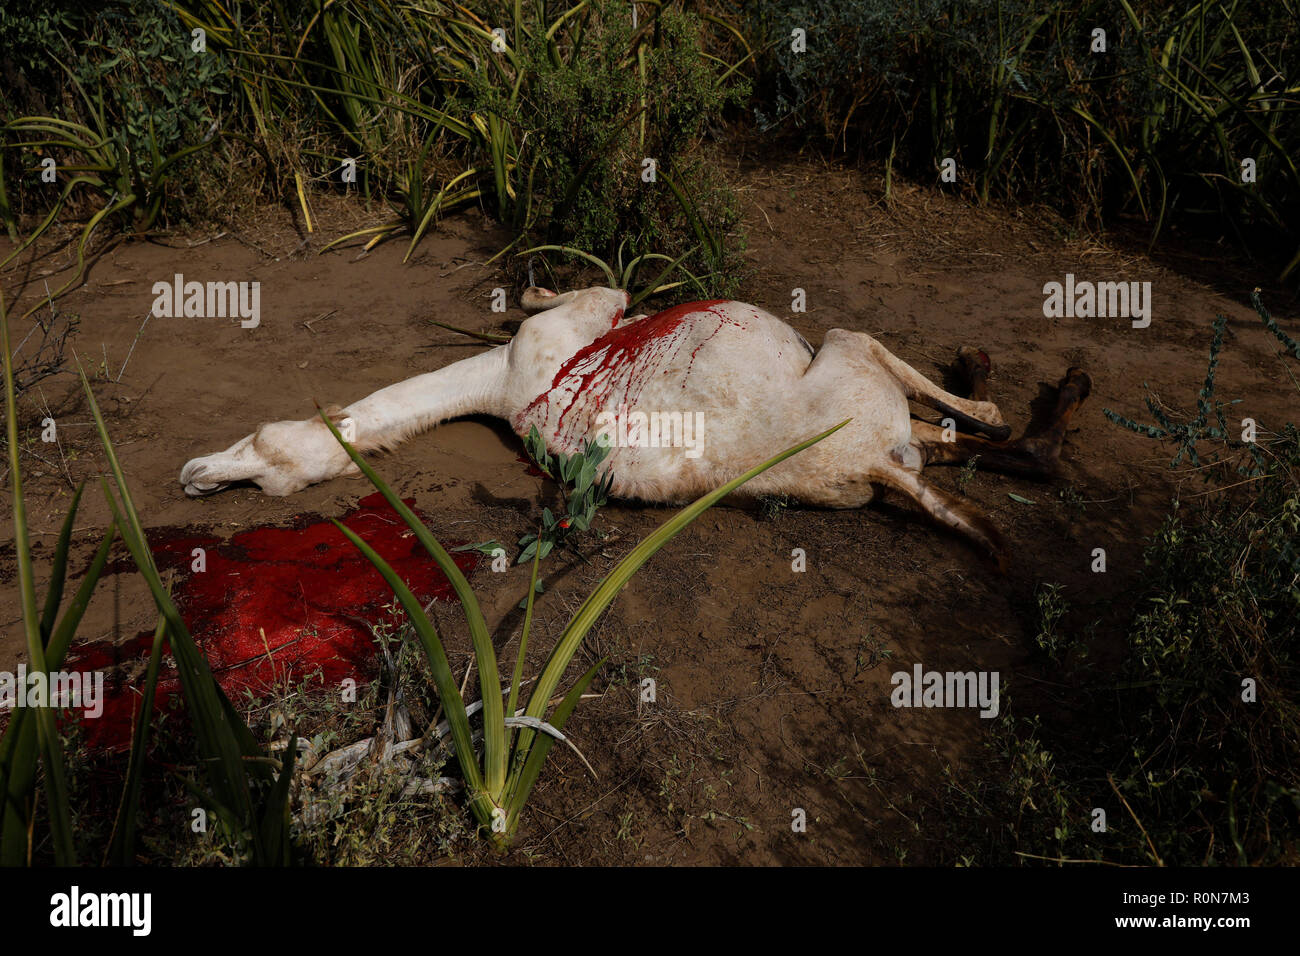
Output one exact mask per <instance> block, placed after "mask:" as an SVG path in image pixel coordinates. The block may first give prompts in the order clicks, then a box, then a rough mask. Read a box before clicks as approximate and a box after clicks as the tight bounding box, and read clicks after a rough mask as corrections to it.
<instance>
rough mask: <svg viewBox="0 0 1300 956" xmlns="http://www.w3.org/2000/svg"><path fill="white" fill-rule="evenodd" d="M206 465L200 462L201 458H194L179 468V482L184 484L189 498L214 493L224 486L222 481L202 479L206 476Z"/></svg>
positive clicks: (224, 483)
mask: <svg viewBox="0 0 1300 956" xmlns="http://www.w3.org/2000/svg"><path fill="white" fill-rule="evenodd" d="M207 471H208V467H207V465H205V464H203V463H202V459H199V458H196V459H194V460H193V461H191V462H189V463H188V464H186V465H185V467H184V468H182V469H181V484H182V485H184V486H185V493H186V494H187V495H189V496H190V497H191V498H201V497H203V496H204V495H211V494H215V493H216V492H218V491H220V490H221V489H223V488H225V487H226V484H227V483H226V482H224V481H204V480H203V479H204V478H206V477H208V475H207Z"/></svg>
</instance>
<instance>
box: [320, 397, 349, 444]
mask: <svg viewBox="0 0 1300 956" xmlns="http://www.w3.org/2000/svg"><path fill="white" fill-rule="evenodd" d="M325 417H326V418H328V419H329V420H330V421H331V422H332V423H333V424H334V427H335V428H337V429H338V430H339V434H340V435H342V436H343V440H344V441H345V442H347V443H348V444H349V445H351V444H352V443H354V442H355V441H356V440H357V422H356V419H354V418H352V417H351V416H349V415H347V414H345V413H344V411H343V409H342V408H340V407H339V406H338V405H329V406H327V407H326V409H325Z"/></svg>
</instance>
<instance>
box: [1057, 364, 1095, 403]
mask: <svg viewBox="0 0 1300 956" xmlns="http://www.w3.org/2000/svg"><path fill="white" fill-rule="evenodd" d="M1057 388H1058V389H1060V391H1061V392H1064V391H1065V390H1066V389H1067V388H1069V389H1073V390H1074V391H1075V392H1077V393H1078V396H1079V399H1078V400H1079V402H1080V404H1082V402H1083V400H1084V399H1085V398H1087V397H1088V396H1089V395H1091V394H1092V376H1091V375H1089V374H1088V373H1087V372H1085V371H1084V370H1083V369H1081V368H1079V366H1077V365H1072V366H1070V367H1069V368H1068V369H1066V371H1065V378H1063V379H1061V384H1060V385H1058V386H1057Z"/></svg>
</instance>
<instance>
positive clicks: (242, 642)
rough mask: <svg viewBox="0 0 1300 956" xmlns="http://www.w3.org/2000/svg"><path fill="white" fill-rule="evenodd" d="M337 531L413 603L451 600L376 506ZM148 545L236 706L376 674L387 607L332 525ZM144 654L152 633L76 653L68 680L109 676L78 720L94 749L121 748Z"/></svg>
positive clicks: (161, 696)
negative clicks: (250, 698) (287, 690)
mask: <svg viewBox="0 0 1300 956" xmlns="http://www.w3.org/2000/svg"><path fill="white" fill-rule="evenodd" d="M407 504H408V505H410V504H412V502H411V501H409V500H408V501H407ZM417 513H418V512H417ZM342 523H343V524H344V525H345V526H347V527H348V528H349V529H350V530H352V531H354V532H355V533H356V534H357V535H358V536H360V537H361V539H362V540H364V541H365V542H366V543H367V544H369V545H370V546H371V547H372V548H374V549H375V551H377V552H378V553H379V555H380V557H382V558H383V559H384V560H385V561H387V562H388V563H389V564H390V565H391V566H392V568H393V570H394V571H396V572H397V574H398V575H399V576H400V577H401V578H402V580H403V581H405V582H406V584H407V586H408V587H409V588H410V589H411V590H412V592H413V593H414V594H415V596H416V597H417V598H419V599H420V600H421V602H423V603H427V602H429V601H430V600H455V598H454V595H453V593H452V589H451V583H450V582H449V581H448V580H447V578H446V576H445V575H444V574H443V573H442V571H441V570H440V569H439V568H438V566H437V565H436V564H435V563H434V561H433V559H432V558H430V557H429V556H428V554H427V553H426V552H425V550H424V548H423V547H422V546H421V545H420V543H419V542H418V541H417V540H416V538H415V535H414V534H412V533H411V531H410V529H409V528H407V526H406V524H405V522H403V521H402V519H401V517H400V516H399V515H398V514H397V512H395V511H394V510H393V509H392V508H391V507H389V505H388V503H387V502H386V501H384V499H383V496H381V495H379V494H373V495H370V496H368V497H366V498H363V499H362V500H361V501H360V502H359V503H358V506H357V509H356V510H355V511H353V512H352V513H350V514H349V515H347V516H346V517H345V518H343V519H342ZM148 537H149V544H150V547H151V549H152V551H153V554H154V560H155V562H156V563H157V564H158V568H159V570H160V571H161V572H163V574H164V577H165V576H166V572H167V570H169V569H174V571H175V575H174V578H173V582H174V583H173V585H172V596H173V598H174V599H175V600H176V604H177V606H178V607H179V608H180V612H181V616H182V617H183V618H184V619H185V622H186V624H187V625H188V626H189V629H190V633H191V634H192V635H193V636H194V640H195V642H196V643H197V644H198V645H199V647H200V648H201V649H202V651H203V652H204V653H205V654H206V655H207V658H208V663H209V665H210V666H211V668H212V671H213V674H214V675H215V676H216V678H217V681H218V682H219V683H220V684H221V687H222V689H223V690H224V691H225V692H226V695H227V696H228V697H229V698H230V699H231V700H232V701H234V702H235V703H236V705H238V704H239V703H240V702H241V701H242V700H243V699H244V698H245V697H246V692H247V691H251V692H252V693H254V694H260V693H264V692H266V691H268V690H270V689H272V688H273V687H275V686H279V687H283V686H285V683H286V682H287V681H292V682H294V683H298V682H301V681H302V680H303V679H304V678H308V677H313V678H318V679H319V680H320V681H321V683H322V684H323V685H324V686H337V685H338V684H339V683H340V682H341V681H342V680H344V679H345V678H353V679H355V680H356V681H357V683H358V684H362V683H364V682H365V681H367V680H369V679H370V678H372V677H373V676H375V674H376V673H377V663H376V657H375V655H376V649H375V643H374V639H373V636H372V634H371V626H372V625H373V624H374V623H376V622H377V621H379V620H380V619H381V618H382V617H384V615H385V611H384V609H385V607H386V606H388V605H394V604H396V598H395V597H394V596H393V592H392V590H391V589H390V588H389V587H388V585H387V584H386V583H385V582H384V579H383V578H382V577H381V576H380V574H379V572H378V571H376V570H375V569H374V567H373V566H372V565H371V564H370V562H369V561H367V560H366V559H365V557H363V556H362V554H361V552H359V551H358V550H357V549H356V548H355V547H354V546H353V545H352V544H351V542H349V541H348V540H347V539H346V538H345V537H343V535H342V534H341V533H340V532H339V530H338V529H337V528H335V527H334V525H333V524H332V523H331V522H329V521H323V520H320V519H319V516H308V517H302V518H299V519H298V521H297V522H296V523H295V524H294V525H293V526H291V527H287V528H254V529H251V530H248V531H242V532H240V533H238V534H236V535H234V536H233V537H232V538H230V539H229V540H228V541H223V540H222V539H220V538H218V537H215V536H212V535H204V534H195V533H193V532H192V531H187V530H184V529H156V530H151V531H149V532H148ZM195 549H202V550H203V560H204V562H205V563H206V569H205V570H203V571H196V570H194V569H193V568H194V562H195V560H196V556H195ZM478 557H479V555H478V553H477V552H475V551H464V552H453V553H452V558H453V559H454V560H455V562H456V565H457V567H459V568H460V569H461V570H462V571H464V572H466V573H468V572H469V571H471V570H473V568H474V566H475V565H476V564H477V562H478ZM112 570H116V571H119V572H122V573H127V572H131V571H132V570H133V566H132V565H130V564H129V563H128V562H123V563H122V564H121V565H120V566H119V567H118V568H115V569H112ZM152 644H153V633H152V631H149V632H146V633H142V634H139V635H137V636H136V637H134V638H132V639H131V640H129V641H125V642H123V643H121V644H113V643H112V642H110V641H99V642H94V643H90V644H83V645H79V646H74V648H73V653H72V654H70V655H69V660H68V662H67V663H66V664H65V665H64V667H65V669H66V670H70V671H94V670H104V671H105V672H106V673H105V686H104V695H105V701H104V710H103V714H102V715H101V716H100V717H99V718H98V719H87V720H86V721H85V727H86V734H87V739H88V742H89V743H90V744H91V746H94V747H107V748H112V749H118V748H125V747H129V746H130V740H131V729H132V719H133V716H134V713H135V711H136V710H137V709H138V707H139V701H140V695H141V693H142V690H143V686H144V671H145V667H146V664H147V662H148V658H149V651H150V648H151V646H152ZM164 654H165V656H164V659H163V660H164V667H163V669H162V671H161V672H160V675H159V680H158V690H157V700H156V705H155V706H158V707H162V706H165V705H166V703H167V701H168V699H169V698H171V697H173V696H175V695H177V694H179V693H180V692H181V685H180V679H179V677H178V675H177V673H176V670H175V668H174V667H173V666H170V665H171V663H172V660H171V657H170V648H164Z"/></svg>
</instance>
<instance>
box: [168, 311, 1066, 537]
mask: <svg viewBox="0 0 1300 956" xmlns="http://www.w3.org/2000/svg"><path fill="white" fill-rule="evenodd" d="M523 304H524V307H525V310H526V311H532V312H534V313H535V314H533V315H532V316H531V317H530V318H528V319H526V320H525V321H524V322H523V323H522V325H521V326H520V328H519V331H518V333H517V334H516V335H515V336H514V338H513V339H512V340H511V341H510V342H509V343H508V344H506V345H503V346H499V347H496V348H493V349H490V350H489V351H487V352H484V353H481V354H479V355H476V356H474V357H472V358H468V359H464V360H462V361H459V362H455V363H453V364H451V365H449V366H446V367H445V368H442V369H439V370H438V371H436V372H430V373H427V374H425V375H419V376H416V377H414V378H411V379H408V380H406V381H403V382H399V383H397V384H395V385H390V386H388V387H387V388H384V389H381V390H380V391H378V392H375V393H374V394H372V395H370V396H368V397H366V398H364V399H362V400H360V401H358V402H356V403H354V404H352V405H349V406H347V407H346V408H343V409H331V411H330V416H331V418H332V419H333V420H334V422H335V424H336V425H337V427H338V428H339V429H340V431H341V432H342V433H343V435H344V437H345V438H347V439H348V440H349V441H351V442H352V443H353V444H354V445H355V446H356V448H357V449H358V450H359V451H362V452H367V451H376V450H381V449H386V448H391V447H393V446H395V445H396V444H398V443H399V442H401V441H402V440H404V439H406V438H407V437H410V436H411V435H413V434H415V433H417V432H420V431H423V430H425V429H427V428H430V427H432V426H434V425H437V424H438V423H440V422H442V421H445V420H447V419H450V418H454V417H457V416H460V415H467V414H486V415H492V416H496V417H500V418H503V419H505V420H507V421H508V422H510V424H511V426H512V428H513V429H514V431H515V432H516V433H517V434H519V435H520V436H523V435H526V434H527V433H528V431H529V429H530V427H533V426H535V427H536V428H537V430H538V431H539V433H540V434H541V435H542V437H543V439H544V440H545V442H546V445H547V447H548V449H550V450H551V451H553V452H565V453H573V452H576V451H579V450H581V448H582V446H583V443H584V442H585V441H587V440H596V439H598V438H599V437H600V436H601V435H602V434H604V435H606V436H610V437H612V438H613V439H614V441H613V444H612V447H611V448H610V453H609V456H608V458H607V459H606V462H607V464H606V466H604V467H607V468H608V469H609V470H610V471H611V472H612V474H613V485H612V489H611V490H612V492H613V494H615V495H616V496H618V497H623V498H635V499H641V500H645V501H651V502H666V503H679V502H682V501H686V500H690V499H693V498H695V497H698V496H699V495H701V494H703V493H704V492H706V491H709V490H712V489H713V488H716V487H718V486H719V485H721V484H723V483H725V482H726V481H729V480H730V479H732V478H735V477H736V476H737V475H739V474H741V473H743V472H745V471H747V470H748V469H750V468H752V467H754V466H755V465H757V464H759V463H760V462H762V461H764V460H766V459H767V458H769V457H771V456H772V455H774V454H775V453H777V452H779V451H781V450H783V449H785V448H788V447H790V446H791V445H794V444H797V443H798V442H800V441H802V440H804V439H806V438H808V437H810V436H811V435H814V434H817V433H818V432H821V431H824V430H826V429H827V428H829V427H831V426H833V425H835V424H837V423H839V422H842V421H844V420H846V419H851V421H850V422H849V424H848V425H846V426H845V427H844V428H842V429H840V430H839V431H838V432H836V433H835V434H833V435H831V436H830V437H828V438H826V439H825V440H823V441H822V442H820V443H818V444H816V445H814V446H812V447H811V448H809V449H806V450H805V451H803V452H801V453H800V454H798V455H795V456H793V457H792V458H789V459H787V460H786V461H784V462H782V463H780V464H778V465H776V466H775V467H773V468H771V469H769V470H768V471H766V472H764V473H763V474H761V475H759V476H757V477H756V478H754V479H752V480H751V481H749V482H748V483H747V484H746V485H744V486H742V491H743V493H745V494H747V495H750V496H757V495H767V494H786V495H789V496H791V497H793V498H796V499H798V500H800V501H803V502H806V503H808V504H813V505H821V506H828V507H838V508H856V507H860V506H862V505H865V504H866V503H868V502H869V501H871V499H872V497H873V494H874V488H875V486H877V485H885V486H888V487H892V488H895V489H897V490H899V491H901V492H902V493H903V494H905V495H906V496H907V497H909V498H911V499H912V500H913V501H915V502H916V503H917V504H918V505H920V506H921V507H922V508H923V509H924V510H926V511H927V512H929V513H930V514H931V515H933V516H934V517H936V518H937V519H939V520H940V521H942V522H943V523H945V524H948V525H951V526H953V527H954V528H956V529H958V530H959V531H962V532H963V533H965V534H967V535H969V536H971V537H973V538H975V539H976V540H977V541H978V542H980V543H981V544H983V545H985V546H986V547H988V548H989V549H990V550H992V551H994V552H995V553H1000V552H1001V551H1002V549H1003V547H1004V546H1003V544H1002V542H1001V539H1000V536H999V535H998V533H997V531H996V529H995V528H993V527H992V525H991V524H989V523H988V522H987V520H986V519H984V518H983V517H982V516H981V515H979V513H978V512H976V511H974V509H973V508H970V507H969V505H966V504H965V503H964V502H961V501H960V499H956V498H954V497H953V496H951V495H948V494H947V493H945V492H942V491H940V490H939V489H936V488H934V486H931V485H929V484H928V483H925V482H924V481H923V480H922V479H921V476H920V470H921V468H922V467H923V466H924V465H925V464H926V463H927V461H930V460H932V459H936V458H938V459H940V460H943V461H953V460H957V459H956V457H955V456H954V451H956V450H960V448H965V449H966V451H967V452H968V453H969V454H967V457H969V455H970V454H977V453H980V454H992V457H993V458H994V459H997V457H998V452H999V451H1001V452H1002V453H1003V454H1004V455H1005V456H1007V457H1009V458H1014V457H1015V456H1016V455H1018V454H1019V455H1021V457H1022V458H1023V457H1024V456H1023V454H1021V453H1022V452H1023V451H1024V448H1023V447H1016V448H1011V447H1010V446H1012V445H1013V444H1014V443H1009V442H1006V441H986V440H984V439H981V438H969V437H967V436H962V438H963V441H964V442H965V444H964V445H960V444H959V446H958V447H957V448H954V449H943V448H939V447H937V446H936V442H938V441H939V440H940V439H939V432H940V429H938V428H936V427H935V426H933V425H929V424H927V423H924V422H919V421H914V420H913V419H912V418H911V414H910V411H909V406H908V401H909V399H911V400H915V401H918V402H921V403H924V404H928V405H930V406H932V407H935V408H938V409H940V410H941V411H942V412H943V413H944V414H946V415H950V416H952V417H953V418H954V420H955V421H956V422H957V423H959V424H961V425H962V426H964V427H966V428H967V429H969V430H973V431H977V432H983V433H984V434H986V435H990V436H992V437H994V438H998V439H1005V438H1006V437H1007V436H1008V435H1009V429H1007V428H1006V426H1005V424H1004V423H1003V421H1002V416H1001V414H1000V413H999V411H998V409H997V407H996V406H995V405H994V404H993V403H991V402H988V401H982V400H976V399H964V398H961V397H958V396H956V395H952V394H949V393H948V392H945V391H943V390H942V389H941V388H939V387H938V386H936V385H935V384H934V383H932V382H930V381H929V380H928V379H926V378H925V377H924V376H922V375H921V374H920V373H918V372H917V371H916V370H915V369H913V368H911V367H910V366H908V365H907V364H906V363H904V362H902V361H901V360H899V359H898V358H897V357H895V356H894V355H892V354H891V353H890V352H889V351H888V350H887V349H885V348H884V346H882V345H881V344H880V343H879V342H877V341H876V340H875V339H873V338H872V337H871V336H869V335H866V334H864V333H860V332H849V331H845V330H842V329H833V330H831V331H830V332H828V333H827V334H826V337H825V341H824V343H823V344H822V346H821V348H820V349H818V350H817V351H816V352H815V353H814V350H813V349H812V347H811V346H809V344H808V343H807V342H806V341H805V340H804V339H803V337H802V336H800V335H799V333H798V332H796V331H795V330H794V329H793V328H791V327H790V326H789V325H787V324H786V323H785V322H783V321H781V320H780V319H778V318H777V317H776V316H773V315H771V314H770V313H768V312H765V311H764V310H762V309H760V308H758V307H757V306H753V305H748V304H745V303H741V302H732V301H711V302H695V303H688V304H686V305H681V306H677V307H675V308H672V309H668V310H666V311H664V312H660V313H658V314H656V315H653V316H648V317H647V316H634V317H627V316H625V315H624V310H625V308H626V307H627V304H628V296H627V294H626V293H625V292H622V291H619V290H614V289H605V288H592V289H583V290H579V291H575V292H568V293H564V294H563V295H556V294H554V293H550V292H547V291H545V290H540V289H529V290H527V291H526V292H525V295H524V302H523ZM979 354H980V355H981V357H982V353H979ZM984 361H985V363H987V360H986V359H985V360H984ZM977 371H978V370H977ZM984 371H985V372H987V364H986V365H985V368H984ZM1077 371H1078V370H1072V372H1077ZM1080 374H1082V373H1080ZM1084 378H1085V379H1086V376H1084ZM981 381H982V379H981ZM1083 395H1086V387H1085V388H1084V389H1083ZM979 397H982V396H977V399H978V398H979ZM1081 401H1082V397H1078V399H1077V401H1075V402H1074V403H1073V405H1071V406H1070V408H1069V409H1068V410H1067V411H1066V412H1065V418H1066V419H1068V414H1069V411H1072V410H1073V407H1077V404H1078V402H1081ZM651 421H654V422H656V423H658V422H660V421H662V422H665V423H667V427H666V429H657V430H652V429H651V428H650V422H651ZM687 429H689V431H687ZM652 431H656V432H657V434H651V432H652ZM1063 431H1064V429H1063V427H1062V428H1061V432H1062V433H1063ZM684 432H685V434H684ZM666 439H667V440H666ZM682 439H685V440H682ZM1022 441H1024V440H1022ZM947 444H953V442H951V441H948V442H947ZM1059 447H1060V443H1059V436H1058V437H1057V440H1056V445H1055V452H1056V453H1059ZM1034 450H1035V451H1037V450H1038V449H1034ZM1047 451H1048V458H1054V456H1053V455H1052V454H1051V451H1052V449H1050V448H1048V449H1047ZM1032 457H1033V459H1034V461H1038V460H1039V458H1040V457H1041V456H1038V455H1035V456H1032ZM1017 460H1018V459H1017ZM1012 463H1013V464H1014V462H1012ZM1040 464H1041V462H1040ZM355 470H356V469H355V466H354V465H353V464H352V462H351V460H350V459H349V458H348V457H347V455H346V454H345V453H344V451H343V450H342V448H341V447H340V446H339V445H338V443H337V442H336V441H335V440H334V438H333V436H332V435H330V433H329V430H328V429H327V428H326V427H325V425H324V423H323V422H322V421H321V420H320V419H319V418H311V419H307V420H305V421H298V422H276V423H271V424H267V425H263V426H262V427H261V428H259V429H258V430H257V431H256V432H255V433H253V434H252V435H249V436H247V437H246V438H244V439H242V440H240V441H239V442H237V443H235V444H234V445H233V446H231V447H230V448H229V449H227V450H226V451H224V452H221V453H218V454H215V455H209V456H206V457H203V458H196V459H194V460H192V461H190V462H189V463H188V464H186V465H185V467H184V469H183V470H182V472H181V477H180V480H181V483H182V484H183V485H184V486H185V490H186V492H187V493H189V494H191V495H199V494H209V493H212V492H214V491H217V490H220V489H221V488H223V487H225V486H226V485H227V484H229V483H231V482H235V481H251V482H254V483H256V484H257V485H259V486H260V487H261V488H262V490H263V491H264V492H265V493H267V494H271V495H288V494H292V493H294V492H296V491H298V490H300V489H302V488H304V487H306V486H307V485H309V484H313V483H315V482H319V481H325V480H328V479H330V478H334V477H337V476H339V475H344V474H349V473H353V472H355Z"/></svg>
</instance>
